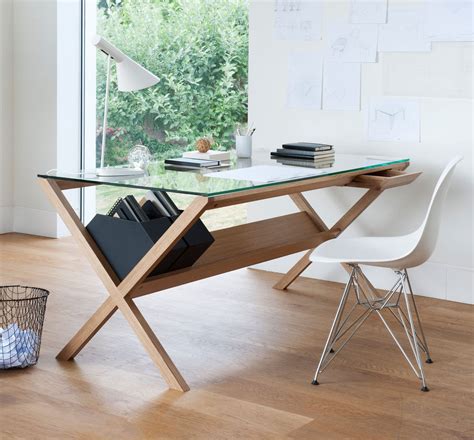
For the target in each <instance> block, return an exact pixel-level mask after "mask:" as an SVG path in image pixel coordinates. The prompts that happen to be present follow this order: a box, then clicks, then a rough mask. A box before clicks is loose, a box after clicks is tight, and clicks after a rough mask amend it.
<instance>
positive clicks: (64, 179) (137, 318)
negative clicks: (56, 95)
mask: <svg viewBox="0 0 474 440" xmlns="http://www.w3.org/2000/svg"><path fill="white" fill-rule="evenodd" d="M267 155H268V152H267V153H265V156H267ZM268 165H272V166H271V167H270V168H265V171H263V169H262V168H258V169H257V170H262V174H266V175H269V176H270V178H269V179H268V180H267V181H265V179H263V181H262V179H261V176H259V175H258V173H256V174H255V173H254V175H253V176H254V177H253V179H254V180H252V179H250V180H247V179H243V180H242V179H234V178H232V179H227V178H226V179H224V178H220V177H219V176H215V175H214V176H209V174H208V173H198V172H188V171H179V172H178V171H170V170H165V169H164V167H163V166H162V165H160V164H154V165H152V166H151V168H150V170H149V175H147V176H142V177H134V178H127V179H124V178H98V177H97V176H96V175H95V174H93V173H92V174H88V173H80V174H77V173H76V174H75V173H67V172H60V171H54V172H50V173H47V174H42V175H40V176H39V184H40V185H41V187H42V188H43V190H44V191H45V193H46V195H47V196H48V197H49V199H50V201H51V203H52V204H53V205H54V207H55V208H56V210H57V211H58V213H59V215H60V216H61V218H62V219H63V221H64V222H65V224H66V226H67V227H68V228H69V230H70V232H71V234H72V235H73V236H74V237H75V238H76V240H77V242H78V243H79V245H80V247H81V248H82V250H83V251H84V253H85V254H86V255H87V257H88V258H89V261H90V263H91V265H92V266H93V268H94V269H95V271H96V272H97V274H98V275H99V277H100V279H101V281H102V282H103V284H104V286H105V288H106V289H107V291H108V294H109V296H108V298H107V299H106V300H105V301H104V303H103V304H102V305H101V306H100V307H99V308H98V309H97V311H96V312H95V313H94V314H93V315H92V316H91V317H90V319H89V320H88V321H87V322H86V323H85V324H84V326H83V327H82V328H81V329H79V331H78V332H77V333H76V335H75V336H74V337H73V338H72V339H71V340H70V341H69V342H68V343H67V344H66V346H65V347H64V348H63V349H62V350H61V352H60V353H59V354H58V356H57V358H58V359H60V360H71V359H73V358H74V357H75V356H76V355H77V354H78V353H79V352H80V351H81V350H82V349H83V348H84V347H85V345H86V344H87V343H88V342H89V341H90V340H91V339H92V337H93V336H94V335H95V334H96V333H97V332H98V331H99V330H100V329H101V328H102V326H103V325H104V324H105V323H106V322H107V321H108V319H109V318H110V317H111V316H112V315H113V314H114V313H115V312H116V311H117V310H120V311H121V312H122V313H123V315H124V317H125V318H126V320H127V321H128V323H129V324H130V326H131V328H132V329H133V330H134V332H135V333H136V335H137V336H138V338H139V340H140V342H141V343H142V344H143V345H144V347H145V348H146V350H147V351H148V353H149V355H150V357H151V358H152V359H153V361H154V362H155V364H156V365H157V366H158V368H159V369H160V371H161V373H162V375H163V377H164V379H165V380H166V382H167V383H168V386H169V387H170V388H173V389H177V390H181V391H187V390H189V387H188V385H187V383H186V381H185V380H184V378H183V377H182V375H181V373H180V372H179V370H178V369H177V368H176V366H175V365H174V363H173V361H172V360H171V358H170V357H169V355H168V354H167V352H166V351H165V349H164V348H163V346H162V345H161V343H160V341H159V339H158V338H157V336H156V335H155V333H154V332H153V330H152V329H151V328H150V326H149V325H148V323H147V322H146V320H145V318H144V317H143V315H142V314H141V312H140V310H139V309H138V307H137V305H136V304H135V302H134V298H137V297H139V296H143V295H148V294H151V293H154V292H158V291H162V290H165V289H168V288H172V287H175V286H178V285H182V284H186V283H190V282H192V281H196V280H200V279H204V278H209V277H213V276H216V275H219V274H222V273H225V272H230V271H233V270H236V269H240V268H243V267H247V266H251V265H254V264H258V263H261V262H264V261H268V260H273V259H275V258H279V257H283V256H285V255H290V254H293V253H297V252H302V251H306V253H305V254H304V256H303V257H302V258H301V259H300V260H299V261H298V262H297V263H296V264H295V265H294V266H293V267H292V268H291V269H290V270H289V271H288V273H287V274H285V275H284V276H282V278H281V280H280V281H279V282H278V283H277V284H276V285H275V286H274V287H275V288H276V289H286V288H287V287H288V286H289V285H290V284H291V283H292V282H293V281H294V280H295V279H296V278H297V277H298V276H299V275H300V274H301V273H302V272H303V271H304V270H305V269H306V268H307V267H308V266H309V265H310V261H309V256H310V254H311V252H312V251H313V250H314V248H316V247H317V246H318V245H320V244H321V243H323V242H324V241H326V240H330V239H334V238H336V237H337V236H338V235H339V234H341V233H342V232H343V231H344V230H345V229H346V228H347V227H348V226H349V225H350V224H351V223H352V222H353V221H354V220H355V219H356V218H357V217H358V216H359V215H360V214H361V213H362V212H363V211H364V210H365V209H367V207H368V206H369V205H370V204H371V203H372V202H373V201H374V200H375V199H376V198H377V197H379V196H380V194H382V193H383V191H385V190H386V189H388V188H393V187H397V186H401V185H406V184H409V183H411V182H412V181H413V180H415V179H416V178H417V177H418V175H419V174H420V173H407V172H405V169H406V168H407V167H408V166H409V159H407V158H383V157H368V156H353V155H342V154H338V155H336V161H335V164H334V166H333V167H331V168H327V169H321V170H315V171H314V170H313V171H311V170H310V172H313V175H301V174H298V170H296V171H295V170H291V167H286V166H285V165H277V164H276V162H275V161H273V160H271V159H268V158H265V157H264V158H259V157H258V154H256V155H255V158H254V159H253V160H252V161H250V160H233V161H232V166H231V167H230V168H231V170H234V171H235V170H237V172H238V175H250V174H248V173H250V172H252V171H255V168H253V169H251V168H249V167H262V166H263V167H268ZM239 170H242V171H241V172H240V171H239ZM212 172H215V170H212ZM225 172H227V174H229V170H228V169H223V170H221V171H220V172H219V173H222V175H224V176H225V174H224V173H225ZM314 172H316V174H314ZM242 173H243V174H242ZM292 173H296V174H292ZM104 184H105V185H116V186H123V187H131V188H144V189H160V190H165V191H170V192H181V193H186V194H192V195H195V197H194V199H193V201H192V202H191V203H190V205H189V206H188V207H187V208H186V209H185V210H184V211H183V212H182V214H181V215H179V216H178V217H177V218H176V220H174V222H173V223H172V224H171V225H170V226H169V228H168V229H167V230H166V231H165V232H164V233H163V234H162V235H161V236H160V237H159V238H158V239H157V241H156V242H154V244H153V243H151V244H150V246H151V247H150V248H149V250H148V251H146V253H145V254H144V255H143V257H142V258H141V260H140V261H139V262H138V263H137V264H136V265H135V266H134V267H133V269H132V270H131V271H130V272H129V273H128V275H126V276H125V277H124V278H123V279H119V278H118V276H117V274H116V273H115V272H114V270H113V269H112V267H111V266H110V264H109V262H108V261H107V259H106V258H105V256H104V255H103V253H102V252H101V250H100V248H99V246H98V245H97V243H96V242H95V241H94V239H93V238H92V236H91V235H90V234H89V232H88V230H87V228H86V227H85V226H84V225H82V223H81V221H80V219H79V218H78V217H77V215H76V213H75V212H74V209H73V208H72V207H71V205H70V204H69V202H68V200H67V198H66V197H65V195H64V193H63V191H65V190H68V189H73V188H80V187H86V186H91V185H104ZM332 186H349V187H357V188H361V189H365V192H364V194H363V195H362V196H361V198H360V199H359V200H358V201H357V202H356V203H355V204H354V205H353V206H352V207H350V208H349V209H348V211H347V212H346V213H345V214H344V215H343V216H342V217H341V218H340V219H339V220H338V221H337V222H336V223H335V224H334V225H332V226H328V225H326V224H325V223H324V222H323V220H322V219H321V217H320V216H319V215H318V213H317V212H316V211H315V210H314V209H313V208H312V207H311V205H310V204H309V202H308V201H307V199H306V198H305V197H304V196H303V192H305V191H311V190H316V189H319V188H327V187H332ZM285 195H287V196H289V197H290V198H291V200H292V201H293V202H294V204H295V207H296V211H297V212H295V213H293V214H287V215H283V216H279V217H274V218H269V219H265V220H261V221H257V222H252V223H247V224H244V225H239V226H234V227H231V228H226V229H221V230H217V231H213V232H212V235H213V238H214V243H213V244H212V245H211V246H210V247H209V248H208V249H207V250H206V252H205V253H204V254H203V255H202V256H201V257H200V258H199V259H198V260H197V261H196V262H195V263H194V264H193V265H192V266H190V267H186V268H184V269H179V270H174V271H170V272H166V273H164V274H161V275H157V276H150V275H149V274H150V273H151V272H152V271H153V270H154V268H155V267H157V266H158V265H159V264H160V263H161V262H162V261H163V259H164V258H165V257H166V256H167V255H168V253H169V252H170V251H171V250H172V249H173V248H174V247H175V245H176V244H177V243H178V242H179V241H180V240H181V239H182V238H183V237H184V235H185V234H186V233H187V232H188V231H189V230H190V228H192V227H193V225H194V224H195V223H196V222H197V221H198V219H199V218H200V216H201V215H202V214H203V213H204V212H205V211H208V210H212V209H215V208H220V207H222V206H230V205H237V204H240V203H246V202H249V201H255V200H263V199H267V198H271V197H279V196H285ZM109 218H110V217H109ZM117 220H118V221H122V222H123V221H125V222H127V221H126V220H121V219H117ZM127 223H130V222H127ZM132 223H134V222H132ZM134 224H135V225H136V223H134ZM121 241H123V237H121V236H117V246H118V247H117V249H118V252H127V249H126V247H122V248H121V247H120V244H121ZM209 282H212V281H209Z"/></svg>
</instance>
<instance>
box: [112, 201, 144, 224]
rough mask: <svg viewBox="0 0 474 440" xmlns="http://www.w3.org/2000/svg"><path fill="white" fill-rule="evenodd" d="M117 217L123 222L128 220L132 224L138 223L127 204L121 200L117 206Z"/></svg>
mask: <svg viewBox="0 0 474 440" xmlns="http://www.w3.org/2000/svg"><path fill="white" fill-rule="evenodd" d="M117 215H118V216H119V217H120V218H121V219H123V220H130V221H132V222H140V220H139V218H138V217H137V215H136V214H135V213H134V212H133V210H132V208H131V207H130V205H129V203H128V202H127V201H126V200H124V199H122V200H120V202H119V204H118V205H117Z"/></svg>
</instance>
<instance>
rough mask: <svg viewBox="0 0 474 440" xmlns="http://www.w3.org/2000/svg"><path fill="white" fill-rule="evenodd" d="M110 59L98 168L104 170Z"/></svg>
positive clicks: (109, 57) (108, 69)
mask: <svg viewBox="0 0 474 440" xmlns="http://www.w3.org/2000/svg"><path fill="white" fill-rule="evenodd" d="M111 59H112V57H111V56H110V55H108V56H107V79H106V82H105V102H104V121H103V124H102V146H101V149H100V168H104V158H105V143H106V140H107V112H108V110H109V90H110V62H111Z"/></svg>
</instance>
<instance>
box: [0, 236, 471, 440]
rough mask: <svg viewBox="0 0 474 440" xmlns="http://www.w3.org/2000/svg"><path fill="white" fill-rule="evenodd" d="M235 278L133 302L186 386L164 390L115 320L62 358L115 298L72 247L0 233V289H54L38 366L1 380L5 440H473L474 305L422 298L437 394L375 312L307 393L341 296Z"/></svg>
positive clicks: (262, 276) (259, 277)
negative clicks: (424, 385)
mask: <svg viewBox="0 0 474 440" xmlns="http://www.w3.org/2000/svg"><path fill="white" fill-rule="evenodd" d="M277 279H278V276H277V275H275V274H269V273H263V272H257V271H252V270H240V271H237V272H233V273H229V274H226V275H223V276H220V277H216V278H213V279H210V280H204V281H201V282H197V283H194V284H190V285H188V286H183V287H179V288H175V289H172V290H169V291H166V292H163V293H159V294H157V295H152V296H150V297H147V298H143V299H139V300H138V301H137V302H138V304H139V306H140V307H141V309H142V310H143V312H144V315H145V316H146V318H147V319H149V322H150V324H151V325H152V326H153V328H154V329H155V330H156V332H157V334H158V336H159V337H160V338H161V340H162V342H163V344H164V346H165V347H166V348H167V349H168V351H169V353H170V355H171V356H172V358H173V359H174V360H175V362H176V364H177V366H178V368H179V369H180V370H181V371H182V373H183V374H184V377H185V378H186V380H187V381H188V383H189V385H190V386H191V391H190V392H188V393H185V394H182V393H179V392H177V391H168V390H167V388H166V385H165V383H164V381H163V380H162V379H161V377H160V375H159V373H158V371H157V369H156V368H155V366H154V365H153V364H152V362H151V360H150V359H149V358H148V356H147V354H146V353H145V351H144V350H143V349H142V347H141V346H140V345H139V343H138V341H137V339H136V337H135V335H134V334H133V332H132V331H131V329H129V327H128V325H127V323H126V322H125V320H124V319H123V318H122V317H121V316H120V315H119V314H117V316H115V317H113V318H112V320H111V321H110V322H109V323H108V324H107V325H106V326H105V327H104V328H103V329H102V331H101V332H100V333H99V334H98V335H97V336H96V337H95V338H94V339H93V340H92V342H91V343H90V345H89V346H88V347H86V349H85V350H84V351H83V352H82V353H81V354H80V355H79V356H78V357H77V359H76V361H74V362H58V361H56V360H55V355H56V353H57V352H58V351H59V350H60V349H61V348H62V346H63V344H64V343H65V342H67V340H68V338H69V337H70V336H72V334H73V333H74V332H75V330H76V329H77V328H78V327H79V326H80V325H81V324H82V323H83V322H84V321H85V320H86V319H87V318H88V316H89V315H90V314H91V313H92V312H93V311H94V310H95V308H96V307H97V306H98V305H99V304H100V303H101V301H102V300H103V299H104V298H105V297H106V295H105V293H104V291H103V289H102V287H101V285H100V282H99V280H98V278H97V277H96V276H95V274H94V273H93V272H92V270H91V269H90V268H89V266H88V264H87V262H86V261H85V260H84V259H83V258H82V257H81V256H80V255H79V253H78V252H77V249H76V246H75V244H74V243H73V242H72V240H71V239H69V238H67V239H61V240H50V239H41V238H35V237H30V236H21V235H14V234H8V235H3V236H0V284H9V283H21V284H27V285H34V286H39V287H44V288H46V289H49V290H51V292H52V293H51V296H50V298H49V303H48V310H47V315H46V322H45V328H44V333H43V344H42V352H41V358H40V361H39V363H38V365H36V366H35V367H32V368H29V369H26V370H21V371H3V372H0V438H1V439H2V440H3V439H19V438H21V439H29V440H30V439H127V440H130V439H210V440H214V439H245V440H247V439H248V440H250V439H281V438H289V439H297V440H300V439H322V440H331V439H364V440H365V439H377V440H380V439H430V440H434V439H443V440H444V439H458V438H462V439H471V438H473V434H474V428H473V409H474V408H473V358H474V356H473V354H474V347H473V344H472V342H473V338H472V335H473V308H472V307H471V306H468V305H462V304H456V303H452V302H446V301H439V300H435V299H428V298H422V297H420V298H419V302H418V304H419V307H420V309H421V313H422V317H423V318H424V321H425V331H426V333H427V336H428V338H429V342H430V345H431V350H432V356H433V359H434V361H435V363H434V364H432V365H427V366H426V374H427V378H428V385H429V386H430V388H431V391H430V392H429V393H422V392H421V391H420V390H419V383H418V381H417V379H416V378H415V376H414V375H413V373H412V372H411V370H410V369H409V367H408V365H407V364H406V363H405V361H404V360H403V359H402V357H401V354H400V353H399V352H398V351H397V349H396V348H395V346H394V345H393V343H392V342H391V340H390V339H389V336H388V334H387V333H386V332H385V331H384V330H383V328H382V326H381V323H380V322H379V321H377V320H376V319H375V317H374V319H373V320H369V321H368V322H367V325H366V326H365V327H364V329H363V330H362V331H361V332H360V333H358V335H357V336H356V337H355V338H354V339H353V340H352V341H351V342H350V343H349V344H348V346H347V347H346V348H345V349H344V351H343V352H341V354H340V355H339V357H338V358H337V359H336V360H335V361H334V363H333V364H332V365H331V367H330V368H329V369H328V370H327V371H325V372H324V374H323V375H322V376H321V385H320V386H318V387H315V386H312V385H310V381H311V379H312V375H313V373H314V369H315V366H316V361H317V359H318V357H319V354H320V350H321V348H322V345H323V343H324V339H325V337H326V336H327V332H328V329H329V326H330V321H331V318H332V316H333V314H334V312H335V309H336V306H337V301H338V299H339V296H340V294H341V285H339V284H336V283H329V282H321V281H314V280H309V279H300V280H298V281H297V282H295V283H294V285H293V286H292V288H291V289H290V290H289V291H288V292H280V291H275V290H273V289H272V288H271V286H272V284H274V283H275V281H276V280H277Z"/></svg>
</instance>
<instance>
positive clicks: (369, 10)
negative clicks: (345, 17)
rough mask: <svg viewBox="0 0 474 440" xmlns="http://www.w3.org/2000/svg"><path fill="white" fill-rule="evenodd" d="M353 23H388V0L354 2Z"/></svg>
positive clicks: (351, 18)
mask: <svg viewBox="0 0 474 440" xmlns="http://www.w3.org/2000/svg"><path fill="white" fill-rule="evenodd" d="M350 22H351V23H386V22H387V0H352V3H351V15H350Z"/></svg>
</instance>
